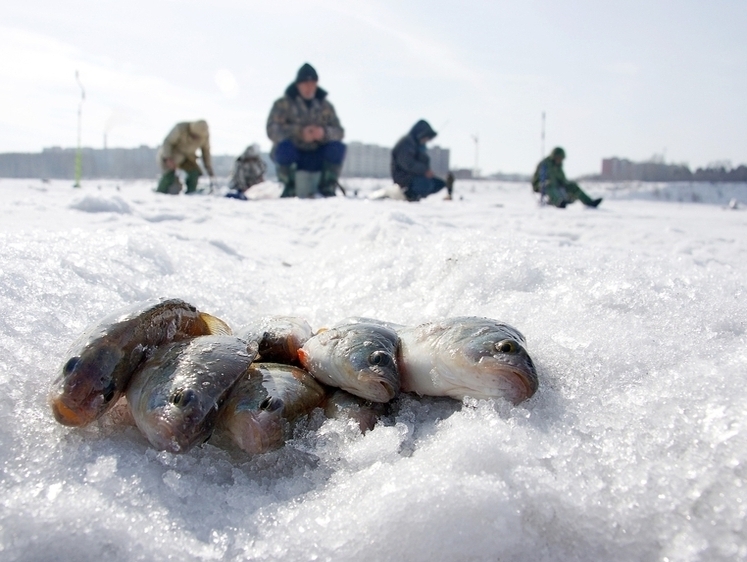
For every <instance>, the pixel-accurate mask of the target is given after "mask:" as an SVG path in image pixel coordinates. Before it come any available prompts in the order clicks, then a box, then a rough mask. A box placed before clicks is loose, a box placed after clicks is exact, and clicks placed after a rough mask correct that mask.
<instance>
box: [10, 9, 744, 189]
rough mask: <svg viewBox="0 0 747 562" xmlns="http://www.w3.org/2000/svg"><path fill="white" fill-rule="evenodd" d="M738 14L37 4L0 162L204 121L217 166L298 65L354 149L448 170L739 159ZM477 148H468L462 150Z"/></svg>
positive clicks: (16, 43) (17, 47) (157, 138)
mask: <svg viewBox="0 0 747 562" xmlns="http://www.w3.org/2000/svg"><path fill="white" fill-rule="evenodd" d="M745 24H747V5H745V4H744V3H738V2H716V3H712V4H709V5H707V6H706V5H701V4H699V3H697V2H694V1H685V2H659V3H656V4H648V3H645V2H642V1H638V0H636V1H632V2H627V3H625V4H624V5H622V4H610V5H605V6H600V5H597V4H596V3H593V2H590V1H586V0H585V1H579V2H570V3H565V4H563V5H556V4H554V3H551V2H545V1H541V2H530V3H518V2H497V3H494V4H490V5H487V4H483V3H480V2H476V1H470V2H466V3H464V4H462V5H460V6H459V7H457V6H452V5H450V4H449V3H446V2H433V3H428V4H424V3H422V2H404V3H397V4H393V3H387V2H368V3H365V4H363V3H345V2H341V1H337V0H328V1H325V2H319V1H316V0H308V1H306V2H296V1H290V0H288V1H285V0H280V1H278V2H276V3H273V4H272V5H265V4H260V3H255V2H232V1H229V0H223V1H219V2H216V3H213V4H211V6H209V7H208V6H205V5H203V4H200V3H197V2H192V1H186V2H173V1H167V0H159V1H156V2H152V3H145V2H143V1H141V0H133V2H132V3H130V4H128V5H127V6H124V5H106V4H99V3H94V2H90V1H88V0H81V1H78V2H73V3H65V5H60V4H57V3H51V2H42V1H37V0H30V1H29V2H26V3H23V4H19V3H14V4H12V5H10V6H9V7H7V8H6V10H5V11H4V21H3V24H2V25H0V48H2V49H3V52H4V53H11V54H12V56H6V57H3V58H2V59H3V60H2V61H0V78H2V80H3V82H4V83H5V84H6V85H8V84H9V85H12V87H6V88H5V89H4V90H3V91H2V92H0V106H1V107H3V112H2V116H1V117H0V126H2V127H3V130H4V132H5V134H4V135H3V136H2V137H0V152H34V151H40V150H41V149H42V148H43V147H47V146H53V145H60V146H73V145H74V144H75V139H76V127H77V108H78V103H79V99H80V90H79V88H78V85H77V83H76V82H75V71H76V70H78V71H79V72H80V78H81V82H82V83H83V85H84V87H85V89H86V100H85V102H84V104H83V135H82V141H83V145H85V146H92V147H101V146H103V139H104V135H105V134H107V135H108V144H109V146H121V147H136V146H139V145H141V144H146V145H149V146H153V145H157V144H160V142H161V141H162V140H163V137H164V136H165V135H166V133H167V132H168V131H169V130H170V128H171V127H172V126H173V124H174V123H175V122H178V121H183V120H189V119H196V118H205V119H207V120H208V121H209V122H210V124H211V131H212V134H211V141H212V144H213V148H214V150H215V151H216V152H219V153H227V154H231V153H235V154H238V153H239V152H240V151H241V150H243V148H244V147H245V146H246V145H248V144H251V143H253V142H257V143H259V144H260V146H261V147H262V149H263V150H268V149H269V146H270V143H269V141H268V139H267V137H266V135H265V131H264V125H265V120H266V118H267V113H268V111H269V109H270V106H271V104H272V102H273V101H274V100H275V99H276V98H278V97H279V96H280V95H282V92H283V90H284V89H285V87H286V86H287V85H288V84H289V83H290V82H291V81H292V80H293V77H294V76H295V72H296V70H297V69H298V67H299V66H300V65H301V64H302V63H303V62H305V61H308V62H310V63H311V64H312V65H314V66H315V67H316V69H317V71H318V72H319V75H320V85H321V86H322V87H323V88H325V89H326V90H328V91H329V99H330V100H331V101H332V103H333V104H334V105H335V107H336V108H337V111H338V114H339V115H340V118H341V121H342V124H343V126H344V127H345V129H346V140H347V141H359V142H362V143H366V144H378V145H382V146H392V145H393V144H394V143H395V142H396V140H397V139H398V138H399V137H400V136H402V135H403V134H404V133H405V132H406V131H407V130H408V129H409V128H410V127H411V126H412V124H413V123H414V122H415V121H416V120H417V119H420V118H425V119H428V120H429V121H430V122H431V124H432V125H433V127H434V128H435V129H436V130H437V131H439V136H438V137H437V139H436V142H437V143H438V144H439V145H440V146H443V147H447V148H449V149H451V162H452V167H461V168H472V167H473V166H474V165H475V160H476V159H477V158H476V154H475V152H476V150H475V149H476V148H479V154H477V157H478V158H479V168H480V169H481V170H482V172H483V173H484V174H489V173H493V172H496V171H503V172H529V171H531V170H533V168H534V166H535V165H536V163H537V161H538V160H539V158H540V147H541V139H540V131H541V115H542V112H545V113H546V116H547V119H546V138H545V152H549V150H550V149H551V148H552V146H555V145H562V146H564V147H565V149H566V151H567V153H568V158H567V160H566V163H565V167H566V172H567V173H568V174H569V175H571V176H574V175H575V176H577V175H581V174H584V173H589V172H593V171H595V170H598V169H599V162H600V161H601V159H602V158H605V157H610V156H614V155H619V156H624V157H626V158H630V159H632V160H636V161H644V160H647V159H649V158H650V157H651V156H652V155H653V154H660V155H663V156H665V157H666V159H667V160H668V161H672V162H682V163H687V164H689V165H690V167H692V168H696V167H703V166H706V165H708V164H709V163H711V162H713V161H716V160H719V161H722V160H730V161H731V162H732V163H733V164H734V165H738V164H740V163H743V162H745V161H747V146H746V145H745V142H744V134H743V131H744V130H745V129H746V128H747V109H746V108H745V107H744V102H743V100H744V99H745V96H746V95H747V72H745V70H747V39H745V38H744V35H743V34H742V33H741V31H740V30H741V29H743V28H744V26H745ZM475 136H477V137H479V146H476V145H475V142H474V140H473V137H475Z"/></svg>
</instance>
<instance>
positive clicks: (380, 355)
mask: <svg viewBox="0 0 747 562" xmlns="http://www.w3.org/2000/svg"><path fill="white" fill-rule="evenodd" d="M368 363H369V364H370V365H377V366H379V367H386V366H387V365H390V364H391V363H392V358H391V357H390V356H389V354H388V353H385V352H383V351H374V352H373V353H372V354H371V355H369V356H368Z"/></svg>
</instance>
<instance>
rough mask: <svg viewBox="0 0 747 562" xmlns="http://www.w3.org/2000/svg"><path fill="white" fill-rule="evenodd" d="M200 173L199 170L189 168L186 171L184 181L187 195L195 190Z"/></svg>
mask: <svg viewBox="0 0 747 562" xmlns="http://www.w3.org/2000/svg"><path fill="white" fill-rule="evenodd" d="M201 175H202V174H201V173H200V171H199V170H190V171H189V172H187V181H186V182H184V183H186V184H187V192H186V193H187V195H191V194H192V193H196V192H197V180H198V179H200V176H201Z"/></svg>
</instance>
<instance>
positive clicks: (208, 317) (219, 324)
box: [200, 312, 233, 336]
mask: <svg viewBox="0 0 747 562" xmlns="http://www.w3.org/2000/svg"><path fill="white" fill-rule="evenodd" d="M200 318H202V320H203V322H205V324H207V327H208V330H210V334H211V335H214V336H230V335H232V334H233V332H232V330H231V327H230V326H229V325H228V324H226V323H225V322H224V321H223V320H221V319H220V318H218V317H216V316H213V315H212V314H208V313H207V312H200Z"/></svg>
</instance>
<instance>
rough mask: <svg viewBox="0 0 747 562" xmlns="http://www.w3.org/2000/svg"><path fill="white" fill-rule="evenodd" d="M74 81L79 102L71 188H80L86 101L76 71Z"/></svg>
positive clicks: (84, 92)
mask: <svg viewBox="0 0 747 562" xmlns="http://www.w3.org/2000/svg"><path fill="white" fill-rule="evenodd" d="M75 81H76V82H77V83H78V86H80V101H79V102H78V149H77V150H76V151H75V183H74V184H73V187H80V178H81V176H82V174H83V154H82V152H81V146H80V142H81V141H80V137H81V128H82V121H83V102H84V101H85V99H86V91H85V90H84V89H83V84H81V83H80V76H79V74H78V71H77V70H76V71H75Z"/></svg>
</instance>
